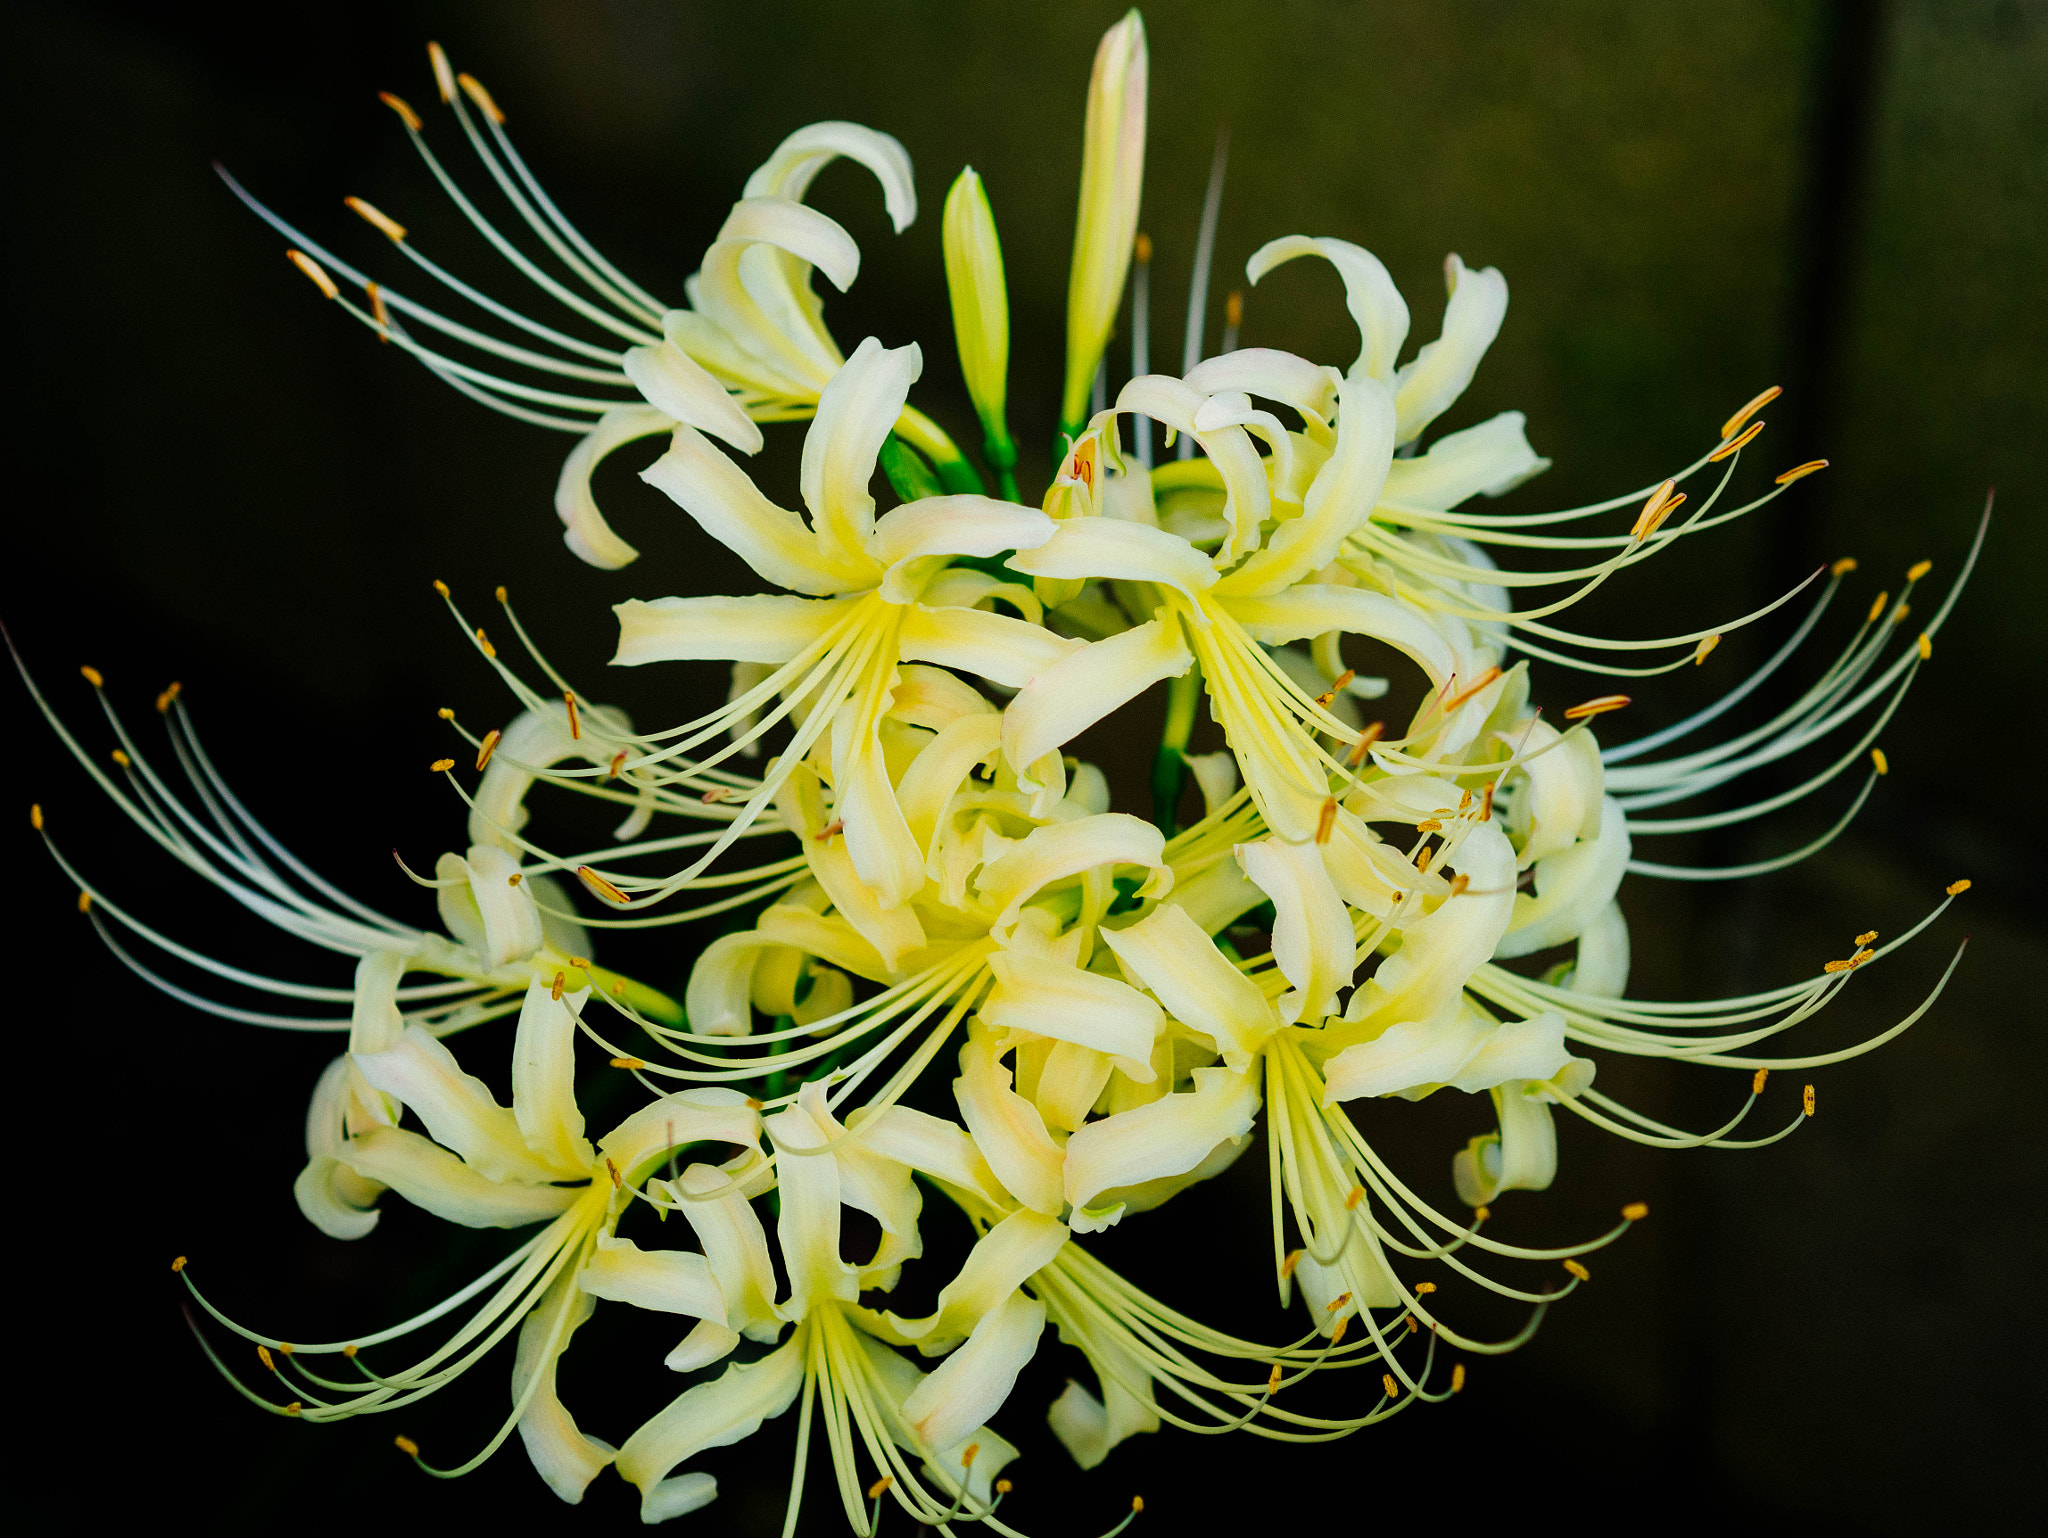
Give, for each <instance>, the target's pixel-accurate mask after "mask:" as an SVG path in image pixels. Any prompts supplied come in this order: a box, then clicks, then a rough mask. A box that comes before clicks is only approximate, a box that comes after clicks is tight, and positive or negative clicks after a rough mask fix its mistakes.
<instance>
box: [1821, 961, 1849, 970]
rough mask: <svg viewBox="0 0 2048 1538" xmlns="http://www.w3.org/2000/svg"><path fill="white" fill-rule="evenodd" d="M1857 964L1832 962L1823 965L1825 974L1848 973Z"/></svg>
mask: <svg viewBox="0 0 2048 1538" xmlns="http://www.w3.org/2000/svg"><path fill="white" fill-rule="evenodd" d="M1855 964H1856V963H1855V962H1853V961H1830V962H1826V963H1824V964H1823V965H1822V967H1821V970H1822V971H1823V972H1846V971H1848V970H1849V968H1851V967H1852V966H1854V965H1855Z"/></svg>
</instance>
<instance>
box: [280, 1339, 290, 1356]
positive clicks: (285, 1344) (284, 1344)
mask: <svg viewBox="0 0 2048 1538" xmlns="http://www.w3.org/2000/svg"><path fill="white" fill-rule="evenodd" d="M277 1349H278V1350H279V1351H282V1352H283V1353H284V1354H285V1355H286V1356H290V1355H291V1354H292V1343H291V1342H290V1341H288V1340H281V1341H279V1342H278V1343H277Z"/></svg>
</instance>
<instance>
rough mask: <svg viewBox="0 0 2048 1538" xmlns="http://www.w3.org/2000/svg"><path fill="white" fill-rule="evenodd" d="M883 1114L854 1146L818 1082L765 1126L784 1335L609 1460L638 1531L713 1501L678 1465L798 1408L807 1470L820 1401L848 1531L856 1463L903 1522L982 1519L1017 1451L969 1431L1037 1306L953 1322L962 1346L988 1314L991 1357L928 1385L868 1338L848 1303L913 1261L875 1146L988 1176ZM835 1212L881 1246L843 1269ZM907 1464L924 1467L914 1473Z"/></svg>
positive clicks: (956, 1171)
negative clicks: (881, 1478)
mask: <svg viewBox="0 0 2048 1538" xmlns="http://www.w3.org/2000/svg"><path fill="white" fill-rule="evenodd" d="M882 1119H883V1120H884V1121H887V1122H889V1123H891V1124H892V1130H887V1131H885V1130H884V1128H883V1126H882V1125H881V1122H878V1123H877V1124H876V1126H875V1127H874V1128H872V1129H870V1128H869V1127H867V1126H865V1125H864V1126H863V1128H862V1129H861V1135H860V1136H858V1137H856V1136H852V1135H850V1134H849V1133H848V1132H847V1130H846V1129H845V1128H843V1127H841V1126H840V1125H839V1123H838V1122H837V1121H836V1120H835V1119H834V1118H833V1116H832V1114H831V1112H830V1110H829V1109H828V1108H827V1107H826V1105H825V1101H824V1095H823V1086H822V1085H820V1084H818V1083H815V1082H814V1083H812V1084H809V1085H806V1086H805V1088H804V1091H803V1092H802V1094H801V1095H800V1096H799V1098H798V1100H797V1103H796V1104H793V1105H791V1106H789V1107H788V1108H787V1109H785V1110H783V1111H780V1112H777V1113H776V1114H775V1115H773V1116H771V1117H769V1118H768V1120H767V1122H766V1123H765V1126H766V1129H767V1131H768V1134H769V1136H770V1137H771V1138H772V1139H773V1141H774V1144H775V1149H776V1178H777V1189H778V1192H779V1200H780V1203H781V1213H780V1216H779V1217H778V1219H777V1223H776V1238H777V1245H778V1248H779V1249H780V1250H781V1252H782V1258H783V1264H784V1267H785V1268H786V1270H787V1273H788V1279H789V1294H788V1296H787V1297H786V1298H785V1299H784V1300H783V1301H782V1302H781V1303H779V1304H777V1305H776V1306H775V1313H776V1315H777V1316H779V1318H780V1319H781V1320H783V1321H787V1322H789V1323H791V1324H794V1325H795V1327H796V1328H795V1329H794V1330H792V1331H791V1333H790V1335H789V1338H788V1339H787V1340H785V1341H784V1342H783V1343H782V1344H781V1345H780V1346H778V1347H776V1349H775V1350H774V1351H772V1352H770V1353H769V1354H768V1355H767V1356H765V1357H762V1358H760V1359H758V1360H756V1361H752V1362H747V1363H740V1364H735V1365H733V1366H730V1367H728V1368H727V1369H726V1370H725V1371H724V1373H723V1374H721V1375H720V1376H719V1377H718V1378H716V1379H713V1380H711V1381H709V1382H706V1383H701V1384H698V1385H697V1386H695V1387H693V1388H690V1389H687V1390H685V1391H684V1392H683V1393H682V1394H681V1395H680V1396H678V1397H677V1398H676V1400H675V1401H674V1402H673V1403H671V1404H670V1405H669V1406H668V1407H667V1408H666V1409H664V1410H662V1411H660V1412H659V1413H658V1414H656V1415H655V1416H654V1417H653V1418H652V1419H650V1420H649V1421H647V1422H646V1424H644V1425H643V1426H641V1427H640V1428H639V1429H638V1430H637V1431H635V1432H634V1433H633V1435H632V1436H631V1437H629V1438H628V1439H627V1440H626V1442H625V1444H624V1445H623V1446H622V1447H621V1448H620V1449H619V1453H618V1464H619V1472H620V1473H621V1474H622V1475H624V1476H625V1478H626V1479H628V1480H629V1481H631V1482H632V1483H633V1484H635V1485H638V1486H639V1488H640V1491H641V1508H640V1509H641V1518H642V1520H643V1521H647V1522H660V1521H665V1520H667V1519H668V1518H670V1517H673V1516H678V1515H681V1514H683V1513H685V1512H688V1511H693V1510H695V1509H697V1508H698V1507H700V1506H702V1505H704V1504H705V1503H706V1502H707V1501H709V1500H711V1499H712V1498H713V1497H714V1496H715V1495H716V1493H717V1484H716V1481H715V1480H713V1479H712V1478H711V1476H709V1475H707V1474H703V1473H699V1472H695V1471H691V1472H686V1473H683V1474H676V1473H674V1472H673V1471H674V1470H675V1469H676V1467H677V1466H678V1465H680V1464H683V1463H685V1462H687V1461H688V1460H689V1459H691V1458H692V1457H694V1456H695V1455H696V1454H697V1453H698V1452H700V1451H703V1450H704V1449H707V1448H712V1447H723V1446H726V1445H728V1444H729V1443H732V1442H735V1441H739V1440H741V1439H742V1438H745V1437H748V1436H751V1435H753V1434H754V1432H756V1431H757V1430H759V1429H760V1427H761V1425H762V1423H763V1422H764V1421H767V1420H772V1419H774V1418H775V1417H777V1416H779V1415H782V1414H784V1413H786V1412H787V1411H788V1410H789V1409H790V1408H791V1406H792V1405H796V1404H798V1402H799V1400H801V1409H800V1411H799V1416H798V1429H797V1467H798V1468H799V1469H801V1468H802V1467H803V1464H804V1461H805V1456H806V1453H807V1451H808V1448H809V1443H810V1434H811V1427H812V1424H813V1414H814V1409H815V1408H816V1407H818V1406H819V1405H821V1404H822V1407H823V1410H824V1417H823V1418H824V1423H825V1431H826V1438H827V1441H828V1443H829V1445H830V1447H831V1451H832V1461H833V1467H834V1470H835V1472H836V1475H837V1482H838V1485H839V1492H840V1497H841V1500H842V1502H843V1503H844V1506H845V1510H846V1515H847V1520H848V1521H849V1523H851V1524H852V1526H853V1527H854V1529H855V1530H856V1531H860V1532H865V1531H868V1530H869V1529H868V1526H867V1523H866V1520H865V1513H864V1512H863V1510H862V1495H861V1492H862V1487H863V1483H864V1482H863V1481H862V1480H861V1479H860V1477H859V1475H858V1471H857V1460H858V1459H859V1458H860V1457H861V1455H862V1454H863V1453H864V1454H865V1455H866V1457H867V1459H868V1460H869V1461H870V1462H871V1463H872V1464H873V1465H874V1466H875V1467H876V1468H877V1469H878V1470H879V1471H880V1472H882V1473H883V1474H885V1475H886V1476H888V1477H889V1479H890V1480H891V1484H890V1485H889V1487H888V1488H889V1489H890V1490H891V1492H892V1495H893V1498H894V1499H895V1500H896V1501H897V1502H898V1503H899V1504H900V1505H901V1506H902V1507H903V1508H904V1510H905V1511H907V1512H908V1513H909V1514H910V1515H911V1516H912V1518H913V1519H914V1520H918V1521H923V1522H932V1521H943V1520H946V1519H948V1518H952V1517H960V1518H961V1519H963V1520H967V1519H972V1518H975V1517H980V1516H985V1515H986V1514H987V1513H988V1512H989V1511H990V1510H991V1509H992V1508H993V1504H994V1500H995V1496H994V1493H993V1491H992V1489H991V1485H992V1481H993V1480H994V1478H995V1476H996V1475H997V1474H998V1473H999V1472H1000V1471H1001V1469H1002V1468H1003V1466H1004V1465H1005V1464H1006V1463H1007V1462H1008V1461H1009V1460H1010V1459H1011V1458H1013V1457H1015V1456H1016V1450H1015V1449H1014V1448H1013V1447H1011V1446H1010V1445H1009V1443H1007V1442H1005V1441H1004V1440H1003V1439H1002V1438H1001V1437H999V1436H998V1435H996V1433H994V1432H993V1431H990V1430H989V1429H988V1428H987V1427H986V1426H985V1425H982V1424H981V1422H982V1420H983V1419H985V1418H986V1416H987V1415H989V1414H992V1413H994V1411H995V1410H996V1409H997V1408H999V1407H1000V1405H1001V1403H1002V1401H1003V1399H1004V1398H1005V1397H1007V1395H1008V1392H1009V1380H1014V1378H1015V1374H1016V1367H1017V1366H1018V1365H1021V1361H1022V1358H1023V1357H1028V1356H1029V1354H1030V1346H1031V1344H1032V1343H1034V1342H1035V1340H1036V1337H1037V1332H1038V1329H1039V1328H1040V1327H1042V1324H1043V1312H1042V1310H1040V1311H1039V1312H1038V1313H1037V1315H1036V1317H1035V1319H1034V1317H1033V1316H1032V1313H1031V1309H1032V1308H1035V1307H1036V1305H1030V1304H1029V1300H1025V1303H1026V1305H1027V1306H1025V1307H1024V1308H1023V1309H1022V1311H1021V1312H1020V1311H1019V1310H1017V1309H1008V1310H1007V1311H1006V1310H1005V1307H1004V1306H1003V1305H1001V1304H998V1305H997V1306H996V1307H995V1308H994V1309H993V1310H991V1309H989V1308H987V1307H983V1308H982V1309H980V1310H979V1311H978V1312H977V1311H974V1310H972V1309H966V1310H959V1311H956V1314H957V1316H958V1317H960V1318H962V1319H966V1315H967V1314H969V1313H971V1314H972V1315H973V1317H972V1318H971V1319H966V1322H965V1327H964V1328H963V1329H962V1330H961V1332H960V1333H961V1335H963V1336H967V1337H972V1336H973V1335H974V1334H975V1333H976V1332H977V1331H978V1330H979V1329H980V1327H981V1326H982V1325H983V1324H984V1323H986V1320H987V1317H988V1316H990V1315H991V1314H993V1315H994V1316H996V1317H997V1319H998V1323H997V1324H996V1325H994V1326H992V1327H991V1328H990V1332H989V1334H988V1335H987V1336H985V1337H984V1340H985V1342H986V1341H990V1340H994V1339H995V1338H996V1337H997V1336H1000V1337H1001V1339H1000V1342H999V1345H998V1347H997V1349H993V1350H991V1349H988V1348H987V1346H986V1345H985V1346H984V1348H983V1349H980V1350H976V1348H975V1347H974V1345H973V1343H972V1340H971V1338H970V1339H969V1343H968V1344H967V1345H966V1346H964V1347H961V1348H960V1349H962V1350H964V1351H968V1352H971V1353H972V1354H971V1355H969V1356H967V1357H965V1358H963V1360H964V1361H965V1362H966V1363H967V1364H968V1365H969V1366H970V1368H972V1367H975V1366H979V1367H980V1368H982V1369H983V1371H982V1372H979V1373H975V1372H968V1373H962V1372H960V1371H957V1370H956V1371H954V1372H952V1373H950V1374H948V1373H947V1372H946V1369H945V1368H943V1367H942V1368H941V1369H940V1372H939V1373H937V1374H934V1375H932V1376H931V1377H927V1376H926V1375H925V1374H923V1373H920V1372H919V1371H918V1370H917V1369H916V1368H915V1367H913V1366H912V1365H911V1364H910V1363H909V1362H908V1361H907V1360H905V1359H904V1358H903V1357H901V1356H899V1355H897V1354H896V1352H894V1351H893V1350H891V1349H890V1348H889V1347H888V1346H887V1345H885V1344H883V1341H882V1340H881V1339H878V1338H877V1337H876V1334H874V1333H872V1332H871V1326H873V1325H874V1324H875V1323H876V1322H877V1320H878V1319H879V1318H880V1317H881V1316H877V1315H874V1314H872V1313H871V1312H870V1311H868V1310H866V1309H863V1308H861V1307H859V1305H858V1301H857V1300H858V1298H859V1295H860V1291H861V1290H862V1289H863V1288H864V1287H887V1286H889V1285H892V1284H893V1281H894V1278H895V1272H896V1270H897V1268H898V1267H899V1266H900V1264H901V1262H902V1261H903V1260H904V1259H907V1258H910V1257H913V1256H915V1255H916V1254H917V1253H918V1241H917V1235H916V1220H917V1214H918V1209H919V1205H920V1200H919V1197H918V1194H917V1188H916V1187H915V1185H913V1184H912V1182H911V1166H910V1165H909V1164H906V1163H903V1162H900V1161H899V1160H897V1159H894V1158H891V1157H889V1155H888V1154H887V1153H886V1152H884V1151H883V1149H884V1148H885V1147H893V1148H895V1149H897V1150H898V1151H906V1152H908V1151H912V1150H919V1149H921V1150H926V1151H928V1156H927V1157H925V1158H924V1159H923V1161H922V1162H925V1163H928V1164H932V1165H934V1166H935V1167H936V1168H937V1170H938V1172H939V1173H940V1176H941V1178H949V1177H950V1178H952V1179H963V1180H968V1181H973V1182H979V1181H980V1180H981V1179H983V1178H985V1177H984V1174H983V1172H982V1171H979V1170H977V1169H975V1168H974V1166H975V1165H976V1164H977V1163H978V1160H976V1159H975V1158H974V1157H973V1153H972V1148H971V1145H970V1146H969V1147H968V1148H966V1149H960V1148H959V1147H958V1146H957V1144H953V1143H952V1142H951V1140H950V1139H949V1138H948V1137H947V1135H946V1129H945V1126H944V1124H943V1123H937V1122H935V1119H934V1118H930V1117H922V1116H920V1115H919V1114H918V1113H915V1112H908V1111H904V1110H902V1109H900V1108H898V1109H896V1110H892V1111H889V1112H886V1113H882ZM953 1131H954V1132H955V1133H957V1129H953ZM913 1156H915V1154H913ZM842 1205H847V1206H853V1207H856V1208H859V1209H860V1210H862V1211H865V1212H867V1213H868V1214H869V1215H871V1216H873V1217H874V1218H876V1220H877V1221H878V1222H879V1223H880V1224H881V1226H882V1232H883V1238H882V1244H881V1247H880V1249H879V1250H878V1251H877V1252H876V1254H875V1255H874V1256H873V1257H871V1258H870V1259H869V1260H868V1261H866V1262H864V1263H863V1262H850V1261H847V1260H845V1259H843V1258H842V1252H841V1241H840V1223H841V1219H840V1209H841V1207H842ZM1062 1237H1063V1236H1062ZM970 1265H971V1262H970ZM1011 1296H1012V1297H1014V1296H1016V1294H1015V1292H1014V1287H1013V1288H1012V1290H1011ZM942 1311H943V1304H942ZM890 1333H898V1332H890ZM1026 1336H1028V1337H1029V1339H1028V1340H1027V1339H1025V1337H1026ZM956 1338H957V1337H956ZM1020 1350H1021V1355H1020ZM1005 1363H1008V1364H1010V1365H1009V1366H1008V1379H1007V1380H1006V1379H1005V1378H1004V1377H1003V1372H1002V1364H1005ZM991 1368H993V1372H990V1371H989V1370H988V1369H991ZM906 1454H907V1455H908V1457H906V1456H905V1455H906ZM911 1459H915V1460H917V1465H921V1469H922V1476H923V1477H922V1478H920V1477H919V1467H918V1466H917V1465H913V1463H912V1462H911V1461H910V1460H911ZM927 1482H929V1484H930V1485H931V1486H934V1487H936V1493H935V1492H934V1490H932V1489H928V1488H927V1487H926V1485H927ZM802 1494H803V1481H802V1479H801V1478H799V1479H797V1480H796V1481H794V1482H793V1484H792V1486H791V1490H790V1497H789V1519H788V1520H789V1521H790V1522H791V1523H793V1522H794V1521H795V1519H796V1512H797V1509H798V1504H799V1502H800V1501H801V1499H802Z"/></svg>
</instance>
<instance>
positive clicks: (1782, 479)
mask: <svg viewBox="0 0 2048 1538" xmlns="http://www.w3.org/2000/svg"><path fill="white" fill-rule="evenodd" d="M1827 467H1828V462H1827V461H1826V460H1825V459H1809V460H1808V461H1807V462H1806V463H1805V464H1803V465H1794V466H1793V467H1792V468H1791V469H1789V470H1787V471H1786V472H1785V473H1784V474H1783V475H1781V476H1779V477H1778V484H1779V485H1780V486H1789V485H1791V484H1792V483H1793V482H1794V481H1803V480H1805V479H1806V477H1808V476H1809V475H1812V474H1814V473H1815V472H1816V471H1820V470H1825V469H1826V468H1827Z"/></svg>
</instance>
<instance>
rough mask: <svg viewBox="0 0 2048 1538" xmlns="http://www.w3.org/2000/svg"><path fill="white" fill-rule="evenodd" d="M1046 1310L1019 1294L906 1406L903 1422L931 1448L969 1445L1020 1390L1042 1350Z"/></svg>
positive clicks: (979, 1328) (982, 1324) (978, 1329)
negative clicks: (1027, 1370)
mask: <svg viewBox="0 0 2048 1538" xmlns="http://www.w3.org/2000/svg"><path fill="white" fill-rule="evenodd" d="M1044 1330H1045V1305H1044V1304H1043V1303H1041V1302H1039V1301H1038V1300H1037V1299H1036V1298H1031V1297H1026V1296H1025V1295H1024V1294H1023V1293H1021V1292H1013V1293H1011V1294H1010V1295H1009V1297H1008V1298H1006V1299H1005V1300H1004V1301H1003V1302H1002V1304H1001V1305H1000V1306H999V1307H997V1308H996V1309H994V1310H993V1311H992V1312H990V1313H989V1314H988V1315H986V1316H985V1317H984V1318H983V1319H982V1321H981V1322H980V1323H979V1324H977V1325H976V1326H975V1327H974V1333H973V1334H972V1335H970V1336H969V1337H968V1338H967V1343H966V1344H965V1345H963V1346H961V1347H960V1348H959V1349H958V1350H957V1351H955V1352H954V1353H953V1354H952V1355H951V1356H949V1357H947V1358H946V1360H945V1361H943V1362H941V1363H940V1364H939V1366H938V1369H937V1371H935V1372H933V1373H932V1374H930V1376H928V1377H927V1378H926V1379H925V1380H924V1382H922V1383H920V1384H918V1386H917V1387H916V1388H915V1389H914V1390H912V1391H911V1393H910V1394H909V1395H907V1396H906V1397H905V1398H904V1401H903V1416H904V1419H906V1420H908V1421H909V1422H910V1423H911V1425H912V1427H913V1428H914V1429H915V1430H916V1432H917V1435H918V1438H919V1439H920V1440H921V1441H922V1442H923V1443H924V1444H925V1445H926V1446H927V1447H950V1446H953V1445H954V1444H956V1443H958V1442H962V1441H964V1440H966V1438H967V1437H968V1436H969V1435H971V1434H972V1433H973V1431H974V1429H975V1428H976V1427H977V1426H980V1425H982V1424H983V1423H985V1422H986V1421H988V1420H990V1419H991V1418H993V1417H994V1415H995V1413H996V1411H998V1410H1000V1409H1001V1408H1002V1407H1003V1402H1004V1401H1005V1400H1007V1399H1008V1398H1009V1397H1010V1390H1011V1389H1013V1388H1015V1387H1016V1386H1017V1374H1018V1373H1019V1372H1021V1371H1022V1370H1023V1367H1024V1364H1025V1363H1026V1362H1028V1361H1030V1360H1031V1357H1032V1355H1033V1353H1034V1352H1036V1351H1037V1350H1038V1337H1039V1336H1040V1335H1041V1334H1042V1333H1044Z"/></svg>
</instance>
